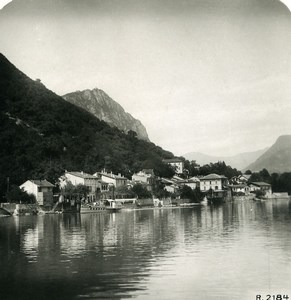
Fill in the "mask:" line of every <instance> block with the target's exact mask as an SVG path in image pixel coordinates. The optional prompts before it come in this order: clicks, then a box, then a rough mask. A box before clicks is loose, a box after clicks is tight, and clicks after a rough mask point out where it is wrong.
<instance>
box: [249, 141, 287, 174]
mask: <svg viewBox="0 0 291 300" xmlns="http://www.w3.org/2000/svg"><path fill="white" fill-rule="evenodd" d="M264 168H265V169H267V170H268V171H269V173H275V172H276V173H283V172H291V135H282V136H280V137H279V138H278V139H277V141H276V142H275V143H274V144H273V145H272V146H271V147H270V148H269V149H268V150H267V151H266V152H265V153H263V154H262V155H261V156H260V157H259V158H257V160H256V161H255V162H253V163H251V164H250V165H249V166H247V167H246V168H245V169H250V170H251V171H260V170H262V169H264Z"/></svg>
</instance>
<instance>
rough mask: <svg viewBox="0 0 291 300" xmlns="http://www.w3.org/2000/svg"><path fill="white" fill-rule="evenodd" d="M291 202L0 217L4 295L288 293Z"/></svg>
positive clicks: (250, 296)
mask: <svg viewBox="0 0 291 300" xmlns="http://www.w3.org/2000/svg"><path fill="white" fill-rule="evenodd" d="M290 225H291V205H290V203H289V202H287V201H286V200H282V201H280V200H277V201H270V202H262V203H255V202H238V203H230V204H224V205H221V206H217V207H213V206H208V207H194V208H184V209H179V208H176V209H156V210H140V211H124V212H120V213H116V214H114V213H113V214H109V213H96V214H87V215H81V216H80V215H66V214H64V215H46V216H36V217H31V216H28V217H12V218H2V219H0V238H1V240H0V241H1V244H0V262H1V264H0V267H1V271H0V282H1V284H0V287H1V289H0V299H1V300H4V299H30V300H34V299H83V298H84V299H125V298H135V299H250V300H252V299H254V300H255V299H256V298H255V295H256V294H269V293H271V294H276V293H279V294H283V293H284V294H289V296H290V297H291V288H290V286H291V284H290V282H291V239H290V233H291V227H290Z"/></svg>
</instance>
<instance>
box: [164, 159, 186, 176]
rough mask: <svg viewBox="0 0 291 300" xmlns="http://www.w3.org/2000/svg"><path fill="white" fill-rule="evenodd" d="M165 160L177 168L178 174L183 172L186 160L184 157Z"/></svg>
mask: <svg viewBox="0 0 291 300" xmlns="http://www.w3.org/2000/svg"><path fill="white" fill-rule="evenodd" d="M163 162H164V163H166V164H169V165H171V166H172V167H173V168H175V171H176V174H183V172H184V161H183V160H182V159H180V158H171V159H164V160H163Z"/></svg>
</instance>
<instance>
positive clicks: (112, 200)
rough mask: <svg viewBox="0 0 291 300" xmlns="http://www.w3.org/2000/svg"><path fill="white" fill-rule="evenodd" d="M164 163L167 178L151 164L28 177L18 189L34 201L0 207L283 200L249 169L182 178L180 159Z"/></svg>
mask: <svg viewBox="0 0 291 300" xmlns="http://www.w3.org/2000/svg"><path fill="white" fill-rule="evenodd" d="M164 163H166V164H169V165H170V166H171V167H173V169H174V170H175V175H174V176H173V177H172V178H164V177H158V176H156V175H155V173H154V170H153V169H143V170H140V171H139V172H137V173H134V174H133V175H132V178H131V180H130V179H128V178H126V177H125V176H123V175H122V174H120V173H119V174H114V173H112V172H107V171H106V170H105V169H104V170H102V171H100V172H96V173H94V174H88V173H85V172H83V171H78V172H76V171H65V173H64V174H63V175H62V176H61V177H60V178H59V180H58V182H57V183H55V184H54V183H51V182H49V181H47V180H46V179H44V180H40V179H29V180H27V181H26V182H24V183H23V184H21V185H20V186H19V188H20V189H21V191H23V192H25V193H27V194H28V195H30V196H31V199H34V201H32V203H29V204H28V203H21V201H17V199H15V200H16V201H15V203H13V202H14V201H13V202H10V203H2V204H1V210H2V213H3V211H5V212H7V214H8V213H9V214H14V215H23V214H39V213H63V212H73V213H76V212H77V213H80V212H81V213H87V212H99V211H105V210H111V211H114V212H115V211H118V210H121V209H124V208H126V209H140V208H162V207H174V206H175V207H191V206H194V205H205V204H216V203H220V202H226V201H234V200H236V199H240V200H241V199H243V200H257V201H265V200H266V199H270V198H288V199H289V196H288V194H287V193H280V194H279V193H272V186H271V185H270V184H269V183H266V182H250V177H251V175H250V174H242V175H239V176H235V177H232V178H230V179H228V178H227V177H226V176H224V175H223V174H215V173H211V174H208V175H206V176H194V177H189V176H188V177H187V176H184V174H185V172H184V161H183V160H182V159H180V158H174V159H165V160H164ZM56 186H57V188H58V191H59V192H57V193H56V192H55V188H56ZM33 202H34V203H33Z"/></svg>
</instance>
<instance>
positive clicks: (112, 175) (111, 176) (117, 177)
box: [100, 173, 127, 180]
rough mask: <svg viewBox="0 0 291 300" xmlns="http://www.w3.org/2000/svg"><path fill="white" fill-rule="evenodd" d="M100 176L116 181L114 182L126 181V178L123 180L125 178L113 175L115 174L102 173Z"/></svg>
mask: <svg viewBox="0 0 291 300" xmlns="http://www.w3.org/2000/svg"><path fill="white" fill-rule="evenodd" d="M100 174H101V175H102V176H105V177H108V178H112V179H116V180H118V179H123V180H125V179H126V180H127V178H125V177H122V176H119V175H115V174H108V173H106V174H104V173H100Z"/></svg>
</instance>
